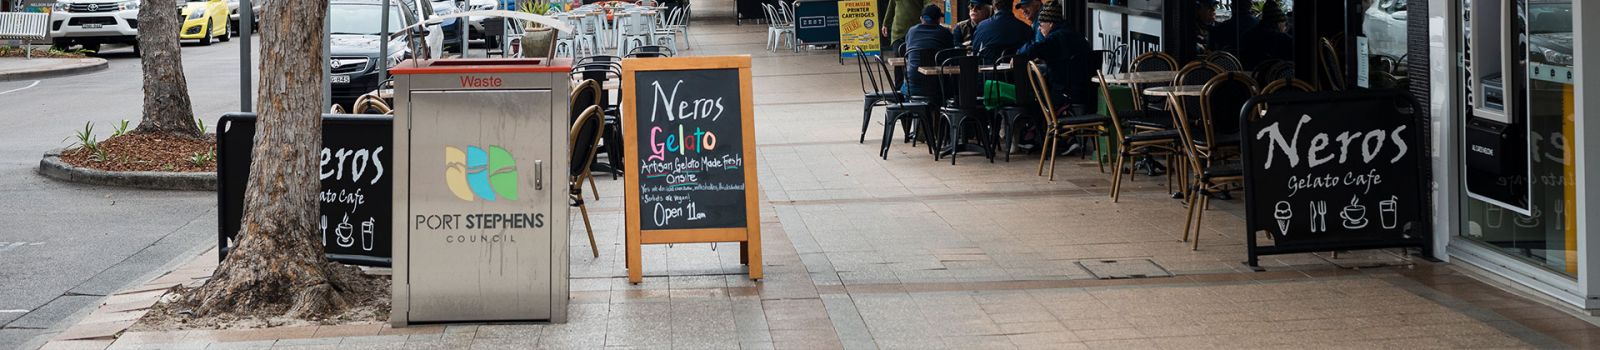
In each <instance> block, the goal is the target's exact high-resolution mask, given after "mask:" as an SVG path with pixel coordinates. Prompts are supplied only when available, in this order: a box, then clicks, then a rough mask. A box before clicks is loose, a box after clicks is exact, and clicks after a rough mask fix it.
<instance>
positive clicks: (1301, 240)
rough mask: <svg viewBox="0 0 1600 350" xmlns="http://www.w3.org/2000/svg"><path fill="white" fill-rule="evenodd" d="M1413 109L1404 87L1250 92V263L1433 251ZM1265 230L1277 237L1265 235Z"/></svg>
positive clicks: (1246, 115)
mask: <svg viewBox="0 0 1600 350" xmlns="http://www.w3.org/2000/svg"><path fill="white" fill-rule="evenodd" d="M1262 109H1264V110H1265V111H1266V112H1265V114H1262V113H1260V112H1258V111H1260V110H1262ZM1416 113H1419V112H1418V111H1416V107H1414V105H1413V103H1412V102H1411V99H1410V97H1408V96H1407V95H1405V94H1404V93H1402V92H1399V91H1354V92H1315V93H1280V94H1273V95H1267V96H1260V97H1256V98H1254V99H1251V100H1250V102H1247V103H1246V104H1245V106H1244V109H1243V110H1242V111H1241V112H1240V114H1241V115H1240V119H1241V120H1240V122H1241V127H1240V129H1239V130H1241V131H1242V133H1241V134H1240V136H1241V146H1242V148H1243V151H1244V157H1243V158H1244V182H1245V227H1246V228H1245V229H1246V231H1245V236H1246V243H1247V245H1246V250H1247V254H1248V259H1249V260H1247V261H1246V262H1245V263H1246V264H1247V265H1250V266H1251V267H1258V266H1259V263H1258V260H1259V257H1260V256H1262V255H1272V254H1289V253H1309V252H1327V251H1338V250H1353V249H1379V248H1399V247H1418V248H1422V250H1423V255H1424V256H1425V257H1429V258H1431V256H1432V252H1431V251H1430V250H1429V247H1430V245H1429V241H1428V238H1429V235H1428V233H1429V229H1428V226H1429V225H1428V218H1429V217H1430V216H1429V215H1428V212H1427V210H1428V206H1427V205H1425V204H1426V202H1425V200H1426V198H1427V197H1426V196H1427V192H1425V191H1426V189H1427V188H1428V187H1427V186H1425V185H1424V184H1427V183H1428V182H1427V181H1426V180H1425V179H1424V178H1423V175H1422V174H1425V173H1424V172H1423V171H1422V169H1423V168H1424V167H1426V166H1427V163H1425V161H1426V158H1425V156H1426V154H1425V153H1423V152H1424V150H1425V149H1426V145H1425V144H1423V142H1425V141H1424V140H1425V139H1423V138H1422V135H1425V130H1426V129H1424V128H1422V127H1421V126H1420V125H1418V119H1417V117H1416ZM1422 113H1426V112H1422ZM1261 231H1265V232H1267V233H1268V234H1269V235H1271V238H1272V243H1273V244H1272V245H1266V246H1263V245H1261V243H1263V242H1258V241H1259V240H1258V239H1256V233H1257V232H1261Z"/></svg>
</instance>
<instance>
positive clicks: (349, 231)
mask: <svg viewBox="0 0 1600 350" xmlns="http://www.w3.org/2000/svg"><path fill="white" fill-rule="evenodd" d="M333 235H334V236H335V238H338V242H336V243H338V244H339V246H340V247H345V248H349V247H350V246H352V245H355V244H356V239H355V235H356V229H355V226H351V225H350V214H345V216H344V222H341V223H339V225H338V226H335V227H334V229H333Z"/></svg>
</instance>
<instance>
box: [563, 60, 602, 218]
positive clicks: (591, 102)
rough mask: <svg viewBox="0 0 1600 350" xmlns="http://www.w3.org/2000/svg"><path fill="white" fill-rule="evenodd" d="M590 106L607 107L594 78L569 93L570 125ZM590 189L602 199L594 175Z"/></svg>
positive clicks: (597, 197) (590, 182)
mask: <svg viewBox="0 0 1600 350" xmlns="http://www.w3.org/2000/svg"><path fill="white" fill-rule="evenodd" d="M589 107H594V108H605V106H603V105H601V104H600V82H597V81H594V80H584V81H583V82H581V83H578V86H575V87H573V88H572V92H571V93H570V94H568V95H567V123H568V126H571V125H572V124H575V123H577V122H578V117H580V116H582V114H583V111H584V110H587V109H589ZM589 189H591V190H593V191H591V192H593V193H591V194H592V195H594V199H595V200H600V188H599V187H597V186H595V184H594V177H593V176H590V177H589Z"/></svg>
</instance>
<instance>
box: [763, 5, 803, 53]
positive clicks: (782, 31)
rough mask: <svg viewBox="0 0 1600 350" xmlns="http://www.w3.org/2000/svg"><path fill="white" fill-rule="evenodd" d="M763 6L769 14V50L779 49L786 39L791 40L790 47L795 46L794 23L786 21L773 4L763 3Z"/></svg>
mask: <svg viewBox="0 0 1600 350" xmlns="http://www.w3.org/2000/svg"><path fill="white" fill-rule="evenodd" d="M761 8H762V10H764V11H765V12H766V15H767V51H777V50H778V48H779V47H780V45H783V42H784V40H785V39H788V41H789V48H791V49H792V48H794V47H795V46H794V24H793V23H789V22H785V21H784V18H783V16H781V15H779V12H778V10H777V9H774V8H773V7H772V5H771V4H761Z"/></svg>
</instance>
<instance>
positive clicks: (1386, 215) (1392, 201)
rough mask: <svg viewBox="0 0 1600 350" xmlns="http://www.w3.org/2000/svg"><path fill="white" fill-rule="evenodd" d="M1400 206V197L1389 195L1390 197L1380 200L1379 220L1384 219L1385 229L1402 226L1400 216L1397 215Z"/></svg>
mask: <svg viewBox="0 0 1600 350" xmlns="http://www.w3.org/2000/svg"><path fill="white" fill-rule="evenodd" d="M1399 206H1400V197H1396V196H1389V199H1385V200H1383V201H1380V202H1378V221H1382V223H1383V228H1384V229H1393V228H1395V227H1397V226H1400V222H1399V221H1400V218H1399V217H1398V216H1396V214H1397V211H1398V210H1399V208H1398V207H1399Z"/></svg>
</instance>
